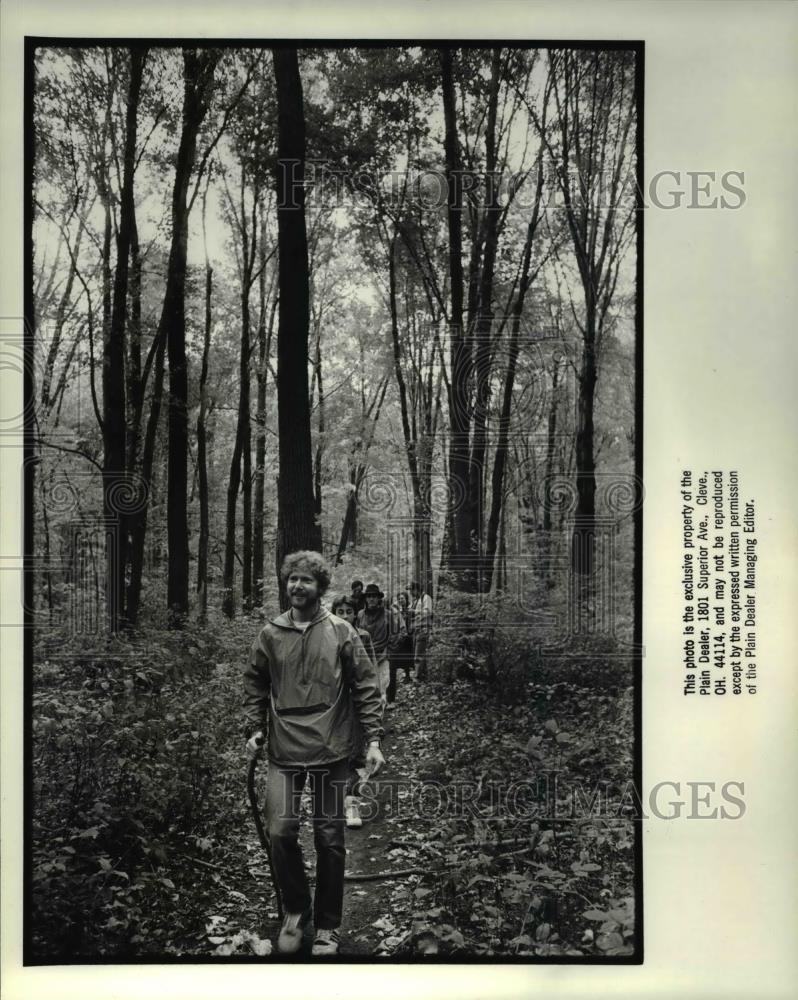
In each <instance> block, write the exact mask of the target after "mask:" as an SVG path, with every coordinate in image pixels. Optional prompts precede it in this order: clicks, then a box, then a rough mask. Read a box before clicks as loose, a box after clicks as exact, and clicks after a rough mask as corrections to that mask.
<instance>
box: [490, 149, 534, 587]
mask: <svg viewBox="0 0 798 1000" xmlns="http://www.w3.org/2000/svg"><path fill="white" fill-rule="evenodd" d="M542 193H543V161H542V159H541V160H539V161H538V179H537V188H536V193H535V203H534V207H533V209H532V217H531V218H530V220H529V226H528V227H527V232H526V240H525V242H524V252H523V256H522V258H521V274H520V277H519V281H518V293H517V295H516V298H515V302H514V304H513V319H512V326H511V328H510V344H509V349H508V352H507V372H506V374H505V379H504V395H503V397H502V409H501V415H500V417H499V437H498V441H497V442H496V454H495V455H494V458H493V473H492V475H491V505H490V516H489V518H488V529H487V538H486V540H485V579H484V580H483V587H484V590H485V592H488V591H489V590H490V588H491V582H492V577H493V571H494V560H495V555H496V537H497V533H498V529H499V520H500V518H501V517H502V513H503V502H504V477H505V470H506V466H507V451H508V444H509V438H510V419H511V415H512V406H513V387H514V384H515V369H516V364H517V362H518V352H519V347H520V344H519V334H520V331H521V318H522V316H523V312H524V303H525V302H526V296H527V292H528V291H529V287H530V285H531V283H532V274H531V266H532V244H533V242H534V239H535V232H536V231H537V227H538V222H539V219H540V200H541V195H542Z"/></svg>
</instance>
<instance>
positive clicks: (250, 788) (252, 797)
mask: <svg viewBox="0 0 798 1000" xmlns="http://www.w3.org/2000/svg"><path fill="white" fill-rule="evenodd" d="M257 766H258V758H257V757H253V758H252V760H251V761H250V762H249V769H248V771H247V793H248V794H249V804H250V806H252V818H253V819H254V820H255V826H256V828H257V831H258V838H259V840H260V845H261V847H262V848H263V850H264V851H265V852H266V858H267V859H268V862H269V874H270V875H271V878H272V886H273V887H274V894H275V896H276V897H277V916H278V917H279V918H280V920H282V919H283V900H282V897H281V896H280V886H279V885H278V884H277V879H276V878H275V877H274V866H273V865H272V846H271V844H270V843H269V835H268V834H267V833H266V828H265V827H264V825H263V818H262V816H261V814H260V805H259V804H258V794H257V792H256V791H255V771H256V769H257Z"/></svg>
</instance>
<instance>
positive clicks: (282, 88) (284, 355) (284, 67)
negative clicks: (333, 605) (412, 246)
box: [273, 48, 321, 606]
mask: <svg viewBox="0 0 798 1000" xmlns="http://www.w3.org/2000/svg"><path fill="white" fill-rule="evenodd" d="M273 56H274V76H275V81H276V85H277V108H278V113H277V153H278V162H277V232H278V253H279V271H278V274H279V288H280V315H279V323H278V329H277V413H278V418H277V426H278V435H279V457H280V471H279V480H278V490H277V570H278V577H279V567H280V565H281V563H282V560H283V559H284V558H285V556H286V555H287V554H288V553H290V552H293V551H296V550H297V549H314V550H320V549H321V528H320V526H319V525H318V523H317V522H316V518H315V500H314V495H313V462H312V451H311V435H310V406H309V399H308V330H309V322H310V283H309V275H308V243H307V231H306V227H305V191H304V187H303V186H302V185H303V182H304V171H305V117H304V109H303V104H302V81H301V79H300V76H299V63H298V58H297V50H296V49H288V48H280V49H275V50H274V53H273ZM280 592H281V595H282V600H281V603H282V604H283V606H285V595H284V592H283V588H282V585H280Z"/></svg>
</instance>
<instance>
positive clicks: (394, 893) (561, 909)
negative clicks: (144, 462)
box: [33, 623, 635, 962]
mask: <svg viewBox="0 0 798 1000" xmlns="http://www.w3.org/2000/svg"><path fill="white" fill-rule="evenodd" d="M250 625H251V623H250ZM165 641H166V640H165ZM228 648H229V647H228ZM171 652H172V650H171V649H166V648H160V647H156V649H155V652H154V653H153V652H152V648H150V651H149V654H148V655H149V656H150V657H151V658H152V659H160V658H161V655H160V654H168V653H171ZM214 654H215V655H218V651H216V650H214ZM145 659H146V657H145ZM147 662H150V661H147ZM134 666H135V664H134ZM48 669H49V673H48ZM130 669H133V668H132V667H131V668H130ZM146 670H147V667H146V664H143V665H141V669H140V670H139V671H138V672H137V676H144V677H147V673H146ZM56 673H57V671H56V669H55V668H54V664H53V662H52V661H49V664H48V663H46V664H45V668H44V680H43V681H41V682H40V684H39V685H38V695H37V697H38V699H39V709H40V713H39V722H38V724H37V725H36V729H37V730H38V731H39V733H38V735H35V743H37V757H38V759H39V762H40V766H41V767H42V768H46V767H47V760H48V754H50V755H52V754H53V753H55V754H58V752H59V746H61V745H62V741H63V739H64V737H62V736H59V737H57V738H56V739H57V745H54V744H53V735H52V731H51V727H50V726H49V724H48V723H47V717H48V716H49V717H51V718H54V719H58V718H62V719H64V718H67V717H69V718H74V716H75V713H76V712H77V710H78V709H77V707H76V705H77V706H80V705H84V706H85V705H86V704H88V703H90V702H91V700H92V699H94V700H95V702H96V701H97V698H98V693H97V691H96V686H97V685H96V683H95V682H94V681H92V683H91V684H90V685H88V687H87V686H86V684H85V683H84V686H83V687H82V688H81V689H80V690H78V691H77V692H75V693H74V699H73V702H72V703H71V704H70V703H69V701H68V699H65V697H64V692H63V683H62V680H60V679H59V682H58V684H59V691H60V696H59V697H58V698H52V697H51V698H50V700H48V698H47V690H46V689H47V684H48V681H47V678H48V677H51V675H55V674H56ZM59 677H60V675H59ZM239 678H240V666H239V665H238V664H236V663H229V664H228V663H217V664H216V665H215V669H214V671H213V675H212V677H211V679H210V680H208V681H207V682H206V683H205V684H203V685H201V686H200V687H201V696H200V694H199V693H197V696H196V698H195V703H194V704H193V705H192V706H191V707H190V708H189V709H187V710H186V711H187V712H188V717H187V718H186V719H185V720H183V718H182V716H175V715H173V714H171V713H170V714H167V715H166V717H165V718H166V721H165V722H164V723H163V725H164V726H167V727H169V726H171V727H172V729H171V730H169V734H168V735H167V736H164V737H163V743H164V745H165V746H166V747H167V748H169V752H170V753H171V754H172V755H174V754H175V753H176V749H175V748H176V747H178V746H179V745H180V744H179V741H180V739H181V738H182V736H181V734H180V733H179V732H177V733H176V729H181V728H183V729H184V728H186V727H189V729H190V730H191V732H190V735H191V737H192V738H196V737H197V736H198V733H197V729H194V728H193V727H195V726H196V727H200V726H201V727H202V731H203V733H215V734H217V736H216V742H214V740H203V739H202V738H200V739H198V740H197V741H196V743H197V746H201V745H202V744H203V742H205V743H206V744H207V747H208V749H207V755H206V763H207V764H208V766H209V769H210V771H211V772H212V775H213V780H212V781H211V782H210V783H209V784H208V785H207V787H206V788H205V791H204V792H203V795H204V805H203V814H202V815H204V816H213V817H217V818H218V817H221V819H219V821H218V822H215V824H214V826H213V830H212V831H211V829H210V828H208V830H207V831H205V832H203V830H202V823H201V821H200V820H199V819H197V820H196V821H195V826H194V829H195V830H197V831H198V832H197V833H195V834H194V835H192V836H190V837H185V836H183V837H178V836H177V834H173V833H170V832H169V831H166V832H164V834H163V835H162V836H161V837H160V838H159V839H158V840H157V842H156V841H154V840H149V841H147V838H146V837H144V836H139V837H138V839H139V840H140V841H142V843H144V842H145V841H146V846H145V848H144V851H145V854H146V859H147V863H146V865H145V866H143V867H142V864H141V861H139V862H138V865H137V867H135V871H134V865H133V863H132V857H131V856H129V855H128V856H126V855H125V854H124V853H123V852H122V850H121V848H120V850H119V852H118V853H119V856H118V857H117V856H115V854H114V846H113V844H114V838H113V836H112V833H111V831H118V830H119V829H121V827H120V826H119V820H118V815H119V812H120V809H119V806H118V804H117V803H115V802H111V804H110V805H108V803H107V802H103V803H102V805H103V807H104V808H103V809H100V808H99V807H98V806H97V804H96V803H95V805H94V807H93V809H92V810H91V811H89V812H87V811H85V810H84V811H82V812H80V811H78V812H75V811H74V810H73V811H72V813H70V814H69V816H68V817H67V818H66V819H65V807H60V806H59V805H58V803H54V802H52V801H51V799H52V796H53V794H57V793H54V792H53V790H52V788H51V789H50V790H49V792H48V790H47V789H46V788H43V787H41V786H40V785H39V786H37V789H36V791H37V795H38V797H39V800H44V801H47V803H48V807H47V815H44V812H45V811H44V810H40V812H39V813H38V815H37V816H36V817H35V820H36V821H35V823H34V838H33V839H34V860H35V872H34V882H33V890H34V919H33V924H34V949H33V951H34V954H33V957H34V959H35V960H38V961H44V962H48V961H50V962H52V961H55V962H58V961H59V960H72V959H73V958H77V957H78V956H80V955H81V954H83V955H87V954H92V955H94V956H96V957H101V956H102V957H104V958H106V959H107V960H110V961H115V960H116V961H120V960H121V961H123V960H124V959H125V958H129V957H131V956H133V955H135V956H136V957H138V958H139V959H141V958H147V957H150V956H152V957H153V958H155V956H162V957H165V956H174V957H178V956H182V957H186V958H189V957H190V956H220V957H221V956H240V957H241V958H242V959H244V958H245V957H248V958H249V959H250V960H257V958H258V957H266V956H269V955H271V954H272V952H273V942H274V941H275V939H276V935H277V931H278V921H277V913H276V903H275V897H274V894H273V891H272V888H271V885H270V880H269V875H268V866H267V862H266V858H265V855H264V852H263V850H262V848H261V845H260V842H259V840H258V836H257V832H256V828H255V826H254V823H253V821H252V817H251V814H250V810H249V802H248V799H247V794H246V787H245V785H246V782H245V778H246V759H245V755H244V752H243V739H241V738H240V733H239V730H240V728H241V727H240V718H238V717H237V716H236V717H234V716H233V713H234V712H236V711H237V709H236V706H237V705H238V704H240V691H239V689H238V687H239V684H240V679H239ZM619 678H620V681H621V682H620V683H619ZM625 679H626V675H625V674H624V673H623V672H622V671H620V670H615V669H612V670H609V671H608V670H601V669H598V668H596V669H595V670H592V671H591V669H590V664H587V663H583V664H570V665H568V666H566V667H561V668H558V669H555V668H552V669H551V671H550V672H549V674H548V675H547V676H546V677H543V678H541V677H537V678H536V677H534V676H532V677H530V679H529V680H528V681H527V682H526V690H525V696H524V698H523V703H522V704H519V705H516V706H514V707H513V706H507V705H505V704H502V703H501V701H500V700H499V699H498V698H497V696H496V693H495V691H494V690H492V689H491V688H489V686H488V685H487V684H485V683H474V682H471V681H463V680H459V681H455V682H453V683H451V684H448V685H443V684H435V683H426V684H423V685H420V684H417V683H409V684H402V683H401V682H400V684H399V688H398V697H397V703H396V707H395V709H394V710H392V711H391V712H388V713H387V715H386V739H385V743H384V750H385V756H386V759H387V765H386V766H385V768H383V770H382V771H381V772H380V774H379V775H378V776H377V777H375V778H374V779H372V780H371V782H370V784H369V786H368V788H367V790H366V796H365V798H366V810H365V811H364V812H365V816H366V817H369V813H371V814H372V815H370V818H366V821H365V822H364V825H363V827H362V828H361V829H359V830H348V831H347V879H348V881H347V882H346V886H345V905H344V925H343V927H342V943H341V955H342V957H344V958H346V957H347V956H349V957H354V956H360V957H363V958H365V957H367V956H374V957H377V956H382V957H384V958H386V959H389V960H390V959H398V960H402V959H406V958H410V957H414V956H420V955H439V956H441V957H448V956H451V957H452V959H454V960H456V959H457V958H458V956H459V957H464V956H469V957H471V956H473V957H483V956H484V957H486V958H489V957H490V956H508V957H509V956H517V957H519V958H521V959H523V958H524V957H526V959H527V960H533V961H534V959H535V957H538V956H539V957H554V956H558V955H559V956H562V955H567V956H584V957H585V958H587V959H588V960H590V959H591V958H592V960H596V959H598V960H601V958H603V957H612V956H632V955H633V951H634V940H635V913H634V884H635V878H634V876H635V854H634V825H635V824H634V819H633V815H634V808H635V807H634V801H633V798H632V797H630V796H629V794H628V788H627V786H628V785H629V783H630V782H631V776H632V748H633V727H632V688H631V686H630V685H629V684H628V683H623V681H624V680H625ZM49 683H50V684H51V685H52V684H53V683H54V682H53V681H52V680H51V681H50V682H49ZM104 683H106V682H101V684H104ZM186 683H187V682H186V681H185V680H182V681H180V682H177V684H178V686H179V685H180V684H182V685H183V686H184V687H185V684H186ZM42 688H44V690H42ZM126 690H127V695H128V700H129V686H126V689H125V690H123V689H122V687H121V686H120V688H119V693H118V694H116V695H115V693H114V685H113V684H111V685H110V688H109V689H108V690H105V692H104V693H102V694H99V698H100V699H104V700H103V701H102V703H101V704H100V711H99V712H98V713H97V714H98V718H99V720H100V721H99V725H100V726H101V727H104V729H105V730H108V729H109V727H111V728H110V731H111V732H113V731H114V728H113V727H117V729H118V727H120V726H122V725H123V718H124V716H123V711H124V699H125V694H126ZM163 690H164V692H165V691H166V686H164V689H163ZM109 702H110V703H111V704H113V703H114V702H116V704H117V707H116V709H114V708H113V707H112V708H110V709H109V708H108V707H107V705H108V704H109ZM103 706H106V707H105V708H103ZM136 711H137V712H138V714H139V715H141V709H140V707H139V708H137V709H136ZM159 711H162V712H163V711H165V709H163V708H161V709H159ZM192 712H193V713H194V714H193V715H192V714H191V713H192ZM214 714H215V716H216V717H214ZM197 719H199V720H200V721H197ZM170 720H171V721H170ZM62 725H63V723H62ZM124 725H125V726H127V725H128V723H127V722H126V721H125V722H124ZM138 725H139V723H137V722H132V723H130V726H129V728H130V730H131V733H132V734H134V735H135V733H136V731H137V726H138ZM145 728H146V729H147V731H148V733H150V734H151V733H152V732H154V731H155V730H156V728H157V727H156V726H155V723H154V722H153V723H150V724H149V725H148V726H146V727H145ZM55 731H56V732H58V729H57V728H56V730H55ZM125 731H126V730H125ZM219 733H222V734H223V735H222V736H219V735H218V734H219ZM98 734H99V735H98V736H97V737H93V736H91V734H90V735H89V737H88V738H89V739H90V740H93V742H94V743H95V744H96V743H97V740H98V739H99V738H101V735H102V734H101V732H100V731H99V730H98ZM132 738H133V736H131V739H132ZM188 738H189V737H188V735H186V739H188ZM142 739H143V737H142ZM74 743H75V740H74V739H73V744H74ZM131 745H133V744H131ZM154 745H155V744H153V746H154ZM68 750H69V747H66V746H61V753H62V756H63V755H64V754H66V753H67V751H68ZM158 752H160V751H158ZM152 753H155V751H152ZM191 759H192V760H194V758H191ZM50 760H51V763H53V761H52V758H50ZM61 763H62V764H64V762H63V761H62V762H61ZM64 766H65V765H64ZM148 766H151V765H149V764H148ZM158 766H159V767H160V766H161V765H160V764H159V765H158ZM192 766H194V767H196V765H192ZM152 767H155V765H152ZM163 767H164V768H165V770H164V772H163V773H164V774H166V775H168V767H169V765H168V762H167V763H165V764H164V765H163ZM124 769H125V768H124V766H123V767H122V771H124ZM262 770H263V765H261V771H262ZM148 773H150V772H148ZM151 773H152V774H155V775H156V778H157V775H158V774H160V773H161V772H160V771H157V770H156V771H152V772H151ZM187 773H188V772H187ZM191 773H193V772H191ZM202 773H203V774H204V773H205V772H204V771H203V772H202ZM555 775H556V781H555ZM260 777H261V778H262V774H261V775H260ZM149 780H150V782H151V781H152V780H153V779H152V777H151V778H150V779H149ZM158 780H160V779H158ZM163 780H164V781H166V780H167V778H166V777H165V778H164V779H163ZM107 783H108V784H110V781H108V782H107ZM184 783H185V782H184ZM513 783H515V785H513ZM117 784H118V782H117ZM53 787H55V786H53ZM597 789H600V793H599V799H598V800H596V799H593V802H592V806H591V804H590V799H591V795H593V794H594V793H595V792H596V790H597ZM260 790H261V793H262V787H261V789H260ZM106 791H107V790H106ZM100 794H101V793H100V792H99V791H98V792H96V793H95V797H97V796H99V795H100ZM102 794H103V798H105V799H110V795H108V794H105V792H103V793H102ZM164 794H165V793H164ZM48 795H49V798H48ZM597 801H598V804H599V809H598V811H597V810H596V809H595V806H596V802H597ZM106 807H107V808H106ZM143 808H144V806H143V805H142V809H143ZM142 815H143V814H142ZM56 817H57V818H56ZM305 819H306V821H305V822H303V832H302V840H303V845H304V848H305V856H306V864H307V866H308V868H309V869H310V866H311V864H312V863H313V860H314V852H313V847H312V838H311V830H310V823H309V822H308V821H307V817H306V818H305ZM48 823H49V831H50V834H52V833H53V827H54V826H56V827H57V831H56V832H58V833H60V834H61V836H56V837H53V836H52V835H51V836H49V838H48V837H47V836H46V831H47V829H48ZM114 824H116V825H114ZM139 826H140V827H141V828H143V827H145V826H146V819H144V820H143V821H140V822H139ZM106 827H107V828H108V829H106ZM173 829H174V828H173V827H170V831H171V830H173ZM116 836H117V839H118V833H117V834H116ZM104 838H105V839H104ZM125 869H128V870H125ZM378 873H391V874H390V877H385V878H378V879H374V880H364V881H358V880H357V876H358V875H374V874H378ZM394 873H396V874H394ZM309 874H310V875H311V878H312V871H310V870H309ZM349 879H352V880H349ZM92 880H94V881H92ZM86 885H93V887H94V889H93V896H92V901H91V905H90V906H89V903H88V902H87V901H85V900H84V901H81V900H82V897H81V892H84V891H85V886H86ZM70 907H71V908H70ZM89 911H90V912H89ZM56 926H57V927H58V930H56V929H55V928H56ZM64 927H67V928H69V931H68V932H67V931H64V930H63V928H64ZM308 944H309V942H308V940H306V946H305V948H304V949H303V952H302V953H301V954H300V956H298V958H299V960H302V959H304V958H308V957H309V947H308ZM275 957H276V956H275Z"/></svg>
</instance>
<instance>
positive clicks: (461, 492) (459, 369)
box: [440, 49, 473, 589]
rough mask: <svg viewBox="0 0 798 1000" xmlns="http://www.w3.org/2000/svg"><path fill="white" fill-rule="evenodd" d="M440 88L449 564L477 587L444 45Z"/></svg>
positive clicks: (455, 158) (457, 176) (459, 196)
mask: <svg viewBox="0 0 798 1000" xmlns="http://www.w3.org/2000/svg"><path fill="white" fill-rule="evenodd" d="M440 61H441V88H442V92H443V113H444V122H445V137H444V151H445V155H446V181H447V190H448V192H449V196H448V203H447V213H446V216H447V226H448V233H449V279H450V297H451V305H450V316H449V341H450V346H449V354H450V377H451V386H452V391H451V394H450V398H449V441H450V444H449V503H450V508H451V515H450V516H451V522H452V529H453V530H452V532H451V537H450V539H449V547H450V551H449V553H448V563H449V568H451V569H452V570H453V577H454V579H453V582H454V583H456V584H457V585H458V586H460V587H461V588H463V589H469V588H470V587H473V579H472V577H473V573H472V572H471V570H472V569H473V565H472V560H471V559H470V558H469V552H470V539H469V529H470V511H469V510H468V505H467V503H466V502H465V501H466V499H467V497H468V482H469V476H468V471H469V464H468V459H469V436H470V427H469V414H468V383H469V379H470V375H471V359H470V357H469V354H468V350H467V346H466V342H465V336H464V331H463V259H462V255H463V232H462V226H463V222H462V206H463V190H462V174H461V171H460V156H459V151H458V140H457V119H456V110H455V97H454V80H453V77H452V52H451V49H441V50H440Z"/></svg>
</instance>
